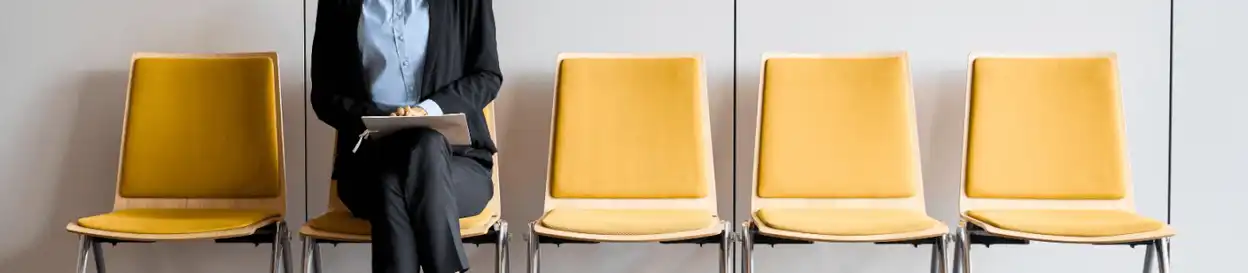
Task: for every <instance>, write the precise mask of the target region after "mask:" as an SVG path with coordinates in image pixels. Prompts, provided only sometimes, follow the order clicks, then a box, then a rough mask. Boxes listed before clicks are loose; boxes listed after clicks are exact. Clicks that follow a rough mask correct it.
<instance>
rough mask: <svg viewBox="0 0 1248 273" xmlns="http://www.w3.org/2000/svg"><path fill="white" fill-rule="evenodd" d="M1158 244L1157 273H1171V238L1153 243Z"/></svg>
mask: <svg viewBox="0 0 1248 273" xmlns="http://www.w3.org/2000/svg"><path fill="white" fill-rule="evenodd" d="M1153 243H1154V244H1157V272H1159V273H1170V238H1161V239H1157V240H1155V241H1153Z"/></svg>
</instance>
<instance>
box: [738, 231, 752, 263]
mask: <svg viewBox="0 0 1248 273" xmlns="http://www.w3.org/2000/svg"><path fill="white" fill-rule="evenodd" d="M753 228H754V223H753V222H751V221H745V222H744V223H741V231H740V233H739V234H740V235H739V236H741V273H753V272H754V232H753V231H754V229H753Z"/></svg>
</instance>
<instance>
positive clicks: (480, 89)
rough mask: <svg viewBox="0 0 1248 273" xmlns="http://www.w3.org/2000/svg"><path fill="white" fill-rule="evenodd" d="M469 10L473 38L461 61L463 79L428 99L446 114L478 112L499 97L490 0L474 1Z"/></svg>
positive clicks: (492, 11)
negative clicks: (475, 3) (472, 6)
mask: <svg viewBox="0 0 1248 273" xmlns="http://www.w3.org/2000/svg"><path fill="white" fill-rule="evenodd" d="M477 1H478V2H477V5H476V7H474V8H473V9H471V11H472V13H473V14H471V15H470V16H471V17H472V21H471V22H472V26H471V28H472V31H471V32H470V33H471V34H470V35H472V36H471V37H470V38H469V43H468V48H467V51H466V54H465V56H467V58H466V59H465V60H464V69H465V70H467V71H465V73H464V76H463V77H461V78H459V79H456V80H455V81H452V82H451V83H450V84H448V85H445V86H443V87H442V88H439V89H438V90H437V91H435V92H434V93H433V95H431V96H430V97H429V99H431V100H433V101H434V102H436V103H437V104H438V107H440V108H442V111H443V112H445V113H469V112H475V111H481V109H484V108H485V106H486V105H488V104H490V102H492V101H494V98H495V97H497V96H498V90H499V88H500V87H501V86H502V84H503V73H502V70H501V69H499V68H498V45H497V42H496V41H495V38H494V36H495V35H494V30H495V29H494V4H493V0H477Z"/></svg>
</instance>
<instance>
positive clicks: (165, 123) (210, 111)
mask: <svg viewBox="0 0 1248 273" xmlns="http://www.w3.org/2000/svg"><path fill="white" fill-rule="evenodd" d="M130 73H131V74H130V87H129V91H128V97H127V100H126V111H125V121H124V125H123V129H122V138H121V139H122V141H121V156H120V166H119V168H118V174H117V191H116V193H115V194H116V195H115V196H116V197H115V201H114V203H113V211H112V212H110V213H106V214H101V215H96V216H91V217H85V218H80V219H78V220H76V221H74V222H71V223H69V224H68V225H67V226H66V229H67V230H69V232H72V233H77V234H79V235H80V237H81V242H80V245H79V248H78V265H77V267H76V268H75V270H77V271H79V272H87V266H86V262H87V260H89V259H90V256H92V255H93V256H95V266H96V271H98V272H104V257H103V255H102V254H103V250H102V249H101V244H102V243H114V244H115V243H124V242H159V241H180V240H216V241H217V242H247V243H257V244H258V243H272V244H273V250H272V251H273V256H272V257H271V258H272V261H271V262H272V265H271V268H270V270H271V272H277V271H278V269H279V268H281V269H283V272H290V270H291V269H290V268H291V267H290V259H289V256H290V255H289V253H290V251H289V245H290V237H289V236H288V232H287V228H286V226H285V221H283V220H282V219H283V218H282V217H283V216H284V214H285V213H286V195H285V193H286V181H285V177H284V172H285V168H284V164H285V161H284V158H283V152H284V147H283V140H282V111H281V97H282V96H281V90H280V86H281V85H280V84H279V82H278V79H279V77H278V75H280V74H278V61H277V53H273V52H268V53H232V54H157V53H138V54H135V55H134V57H133V59H132V61H131V70H130ZM279 260H281V262H279Z"/></svg>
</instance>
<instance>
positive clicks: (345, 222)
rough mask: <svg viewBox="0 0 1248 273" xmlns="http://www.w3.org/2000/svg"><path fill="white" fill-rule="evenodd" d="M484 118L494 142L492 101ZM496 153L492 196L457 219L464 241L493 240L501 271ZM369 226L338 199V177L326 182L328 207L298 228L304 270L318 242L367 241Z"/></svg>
mask: <svg viewBox="0 0 1248 273" xmlns="http://www.w3.org/2000/svg"><path fill="white" fill-rule="evenodd" d="M484 112H485V122H486V125H488V126H489V128H490V137H492V138H494V141H495V143H497V142H498V137H497V136H496V135H495V133H494V132H495V131H496V130H497V129H495V125H494V104H490V105H488V106H486V108H485V110H484ZM498 164H499V162H498V154H497V153H496V154H494V169H493V170H492V171H491V172H492V175H493V176H494V193H495V194H494V196H493V197H491V198H490V201H489V203H487V204H486V206H485V209H484V210H482V211H481V213H479V214H477V215H474V216H470V217H466V218H460V219H459V234H460V237H462V238H463V242H464V243H466V244H494V247H495V258H496V264H495V268H494V270H495V272H498V273H504V272H506V269H507V264H508V256H507V246H508V244H507V242H508V235H510V233H508V231H507V221H504V220H502V214H501V213H502V209H501V208H500V207H499V206H500V205H501V203H502V199H501V196H502V191H500V190H499V187H498V181H499V180H498ZM371 233H372V226H371V225H370V224H369V222H368V220H367V219H362V218H356V217H353V216H352V215H351V211H349V210H347V206H346V205H344V204H343V203H342V200H340V199H338V181H336V180H331V181H330V182H329V211H328V212H326V213H325V214H322V215H320V216H317V217H316V218H313V219H312V220H310V221H308V223H307V224H305V225H304V226H303V228H302V229H300V230H299V234H300V235H302V236H303V244H304V254H303V255H304V256H303V261H304V271H305V272H307V273H319V272H321V248H320V245H321V244H326V243H328V244H339V243H369V242H371V241H372V238H371Z"/></svg>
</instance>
